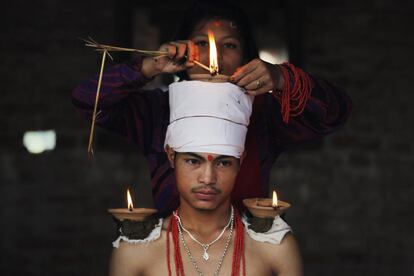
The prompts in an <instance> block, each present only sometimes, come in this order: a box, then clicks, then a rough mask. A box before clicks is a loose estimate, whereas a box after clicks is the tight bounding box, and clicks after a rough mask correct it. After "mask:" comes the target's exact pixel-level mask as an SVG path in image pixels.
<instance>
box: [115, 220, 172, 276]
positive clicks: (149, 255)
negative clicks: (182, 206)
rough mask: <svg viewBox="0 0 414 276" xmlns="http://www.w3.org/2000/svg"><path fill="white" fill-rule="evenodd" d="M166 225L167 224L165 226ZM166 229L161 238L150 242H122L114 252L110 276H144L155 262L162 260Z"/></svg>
mask: <svg viewBox="0 0 414 276" xmlns="http://www.w3.org/2000/svg"><path fill="white" fill-rule="evenodd" d="M163 225H165V223H164V224H163ZM165 239H166V229H165V228H164V227H163V228H162V231H161V236H160V237H159V238H158V239H157V240H155V241H150V242H143V243H132V242H121V243H120V244H119V247H118V248H114V249H113V250H112V255H111V261H110V273H109V275H110V276H118V275H125V276H132V275H134V276H135V275H142V274H147V273H145V272H146V271H147V270H148V268H149V267H151V266H153V265H154V261H156V260H160V259H161V258H160V257H162V256H163V255H164V254H163V252H164V251H165Z"/></svg>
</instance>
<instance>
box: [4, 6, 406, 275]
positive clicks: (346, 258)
mask: <svg viewBox="0 0 414 276" xmlns="http://www.w3.org/2000/svg"><path fill="white" fill-rule="evenodd" d="M187 2H188V1H181V2H178V1H168V2H167V1H164V2H163V1H116V0H113V1H110V0H104V1H98V0H91V1H86V0H85V1H56V0H44V1H22V0H18V1H10V2H7V4H5V3H3V5H2V8H1V16H0V17H1V19H0V20H1V22H2V24H1V35H0V37H1V46H0V47H1V48H0V49H1V52H0V70H1V72H0V76H1V96H0V97H1V101H0V134H1V135H0V221H1V232H0V235H1V238H0V250H1V251H0V252H1V258H0V274H1V275H105V274H106V273H107V264H108V258H109V254H110V252H111V242H112V240H114V238H115V235H114V234H115V231H116V228H115V224H114V223H113V221H112V219H111V218H110V216H109V215H108V214H107V213H106V209H107V208H111V207H123V206H124V204H125V203H124V198H125V195H124V193H125V189H126V187H131V188H132V189H133V194H134V200H135V202H136V205H138V206H139V205H143V206H151V204H152V199H151V195H150V191H149V187H148V186H149V181H148V179H149V177H148V172H147V166H146V164H145V162H144V160H143V158H142V157H141V156H140V155H139V154H138V152H137V150H136V148H135V147H134V146H133V145H128V144H126V143H125V142H124V141H123V140H122V139H120V138H118V137H115V136H113V135H111V134H108V133H107V132H105V131H102V130H98V133H97V137H96V145H95V150H96V156H95V159H94V160H93V161H92V162H90V161H88V158H87V154H86V149H87V139H88V133H89V127H90V125H89V122H86V121H85V120H83V119H82V118H80V116H79V115H78V114H77V113H76V112H75V110H74V108H73V107H72V105H71V100H70V93H71V90H72V89H73V88H74V87H75V86H76V85H77V84H78V83H79V82H80V81H81V80H83V79H85V78H87V77H88V76H90V75H92V74H95V73H96V72H98V70H99V62H100V56H99V55H98V54H96V53H94V52H92V51H91V50H90V49H87V48H85V47H84V46H83V44H82V43H81V42H80V41H79V40H78V39H77V38H78V37H86V36H88V35H91V36H93V37H94V38H95V39H97V40H99V41H102V42H105V43H108V44H115V45H121V46H125V47H132V46H134V47H140V48H142V49H153V50H154V49H157V48H158V45H159V42H160V41H164V40H167V39H168V38H170V37H171V36H172V33H173V31H174V27H175V25H176V23H177V22H178V21H179V17H180V13H181V11H182V9H183V7H184V4H185V3H187ZM241 3H242V6H243V7H244V8H245V9H246V10H247V11H248V12H249V15H250V17H251V21H253V22H254V27H255V32H256V35H257V36H258V37H257V38H258V41H259V42H260V46H261V47H262V48H264V47H270V48H271V47H275V48H277V47H287V48H288V51H289V54H290V61H291V62H292V63H294V64H296V65H300V66H301V67H302V68H304V69H305V70H306V71H308V72H311V73H313V74H315V75H320V76H323V77H325V78H327V79H329V80H330V81H332V82H334V83H336V84H338V85H340V86H341V87H344V88H345V89H346V90H347V91H348V93H349V95H350V96H351V97H352V99H353V101H354V110H353V112H352V116H351V118H350V119H349V121H348V123H347V125H346V126H345V127H344V128H343V129H341V130H340V131H338V132H337V133H335V134H334V135H331V136H329V137H327V138H326V139H324V141H323V142H319V143H316V144H313V145H308V146H306V147H304V148H303V149H300V150H296V151H292V152H289V153H285V154H284V155H283V156H282V157H281V158H280V159H279V160H278V162H277V163H276V164H275V166H274V170H273V172H272V185H274V186H275V187H276V189H277V190H278V191H279V193H280V197H281V199H283V200H285V201H289V202H290V203H291V204H292V205H293V207H292V208H291V209H290V210H289V212H288V213H287V216H286V218H287V220H288V222H289V223H290V224H291V226H292V227H293V229H294V231H295V234H296V236H297V238H298V240H299V243H300V246H301V249H302V253H303V256H304V262H305V271H306V275H337V276H340V275H414V264H413V263H414V253H413V249H414V235H413V234H412V232H413V230H414V216H413V208H414V203H413V196H414V193H413V191H414V185H413V177H412V171H413V169H414V155H413V152H414V148H413V147H414V143H413V138H414V135H413V134H414V131H413V127H412V125H413V124H414V109H413V108H412V106H413V102H414V93H413V92H414V91H413V88H412V81H413V78H412V63H413V54H412V53H413V49H414V43H413V42H414V39H413V35H412V29H411V28H410V27H409V26H410V25H412V24H413V23H414V22H413V21H414V20H413V19H412V17H413V7H414V4H413V2H412V1H385V0H378V1H327V0H315V1H301V0H293V1H292V0H289V1H262V0H257V1H254V2H251V3H250V1H242V2H241ZM127 58H128V56H125V55H117V56H116V61H115V62H119V61H122V60H125V59H127ZM112 64H113V63H112ZM47 129H54V130H56V132H57V147H56V149H55V150H53V151H50V152H45V153H43V154H40V155H32V154H29V153H28V152H27V151H26V149H25V148H24V147H23V145H22V138H23V133H24V132H25V131H28V130H47Z"/></svg>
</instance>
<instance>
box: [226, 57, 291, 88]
mask: <svg viewBox="0 0 414 276" xmlns="http://www.w3.org/2000/svg"><path fill="white" fill-rule="evenodd" d="M230 81H231V82H232V83H234V84H236V85H238V86H240V87H243V88H244V89H245V90H246V92H247V93H248V94H250V95H253V96H257V95H260V94H264V93H267V92H269V91H273V90H278V91H280V90H282V88H283V84H284V79H283V76H282V71H281V70H280V68H279V66H277V65H274V64H270V63H268V62H266V61H263V60H261V59H258V58H256V59H253V60H252V61H250V62H249V63H247V64H245V65H243V66H242V67H239V68H238V69H237V70H236V72H234V73H233V75H232V76H231V77H230Z"/></svg>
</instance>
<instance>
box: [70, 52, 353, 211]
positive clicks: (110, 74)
mask: <svg viewBox="0 0 414 276" xmlns="http://www.w3.org/2000/svg"><path fill="white" fill-rule="evenodd" d="M141 65H142V63H141V59H140V58H138V59H135V60H132V61H131V62H129V63H125V64H119V65H116V66H113V67H111V68H108V69H106V70H105V72H104V75H103V78H102V87H101V92H100V94H101V95H100V99H99V115H98V117H97V124H98V125H99V126H101V127H103V128H105V129H107V130H109V131H111V132H116V133H118V134H120V135H122V136H124V137H126V138H127V139H128V140H129V141H131V142H133V143H135V144H136V145H137V146H138V148H139V149H140V151H141V152H142V154H144V156H145V157H146V159H147V161H148V164H149V168H150V173H151V187H152V192H153V196H154V202H155V208H157V209H158V210H159V214H160V215H161V216H166V215H168V214H170V213H171V212H172V211H173V210H174V209H175V208H176V207H177V206H178V203H179V198H178V193H177V191H176V187H175V175H174V171H173V169H172V168H171V167H170V164H169V162H168V159H167V156H166V154H165V152H164V148H163V147H164V138H165V133H166V130H167V126H168V124H169V105H168V91H167V92H164V91H162V90H161V89H155V90H143V89H142V87H143V86H144V85H145V84H146V83H147V82H148V81H149V80H148V79H146V78H145V76H143V75H142V74H141V72H140V67H141ZM311 78H312V80H313V82H314V88H313V89H312V93H311V97H310V98H309V100H308V102H307V105H306V108H305V110H304V112H303V113H302V114H301V115H300V116H298V117H294V118H290V121H289V124H285V123H283V122H282V116H281V112H280V103H279V100H278V99H277V98H276V97H274V96H273V94H265V95H261V96H259V97H256V99H255V104H254V107H253V110H254V111H253V115H252V118H251V124H250V126H249V130H248V135H247V139H246V150H247V157H246V159H245V161H244V162H243V164H242V167H241V170H240V173H239V176H238V178H237V180H236V184H235V188H234V191H233V195H232V196H233V200H234V203H235V204H236V205H237V206H238V207H239V208H240V202H241V200H242V199H243V198H246V197H256V196H267V195H268V188H269V177H270V171H271V168H272V166H273V164H274V162H275V161H276V159H277V157H278V156H279V154H280V153H282V152H283V151H284V150H286V149H288V148H292V147H294V146H295V145H298V144H301V143H304V142H307V141H311V140H315V139H319V138H321V137H323V136H325V135H327V134H329V133H331V132H333V131H335V130H337V129H338V128H339V127H340V126H342V125H343V124H344V123H345V121H346V119H347V118H348V117H349V113H350V110H351V100H350V98H349V97H348V96H347V94H345V92H343V91H342V90H341V89H339V88H338V87H335V86H333V85H332V84H330V83H328V82H326V81H323V80H320V79H317V78H315V77H312V76H311ZM97 80H98V76H94V77H93V78H91V79H88V80H86V81H84V82H82V83H81V84H80V85H79V86H78V87H77V88H76V89H75V90H74V91H73V93H72V102H73V104H74V106H75V107H76V109H77V110H78V111H79V112H80V113H82V115H84V116H85V117H86V118H88V119H89V120H90V118H91V115H92V112H93V105H94V101H95V95H96V87H97V82H98V81H97ZM246 168H248V169H246ZM252 183H254V184H252Z"/></svg>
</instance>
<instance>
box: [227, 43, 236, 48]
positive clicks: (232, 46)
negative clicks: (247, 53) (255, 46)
mask: <svg viewBox="0 0 414 276" xmlns="http://www.w3.org/2000/svg"><path fill="white" fill-rule="evenodd" d="M224 48H228V49H237V45H236V44H234V43H225V44H224Z"/></svg>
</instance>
